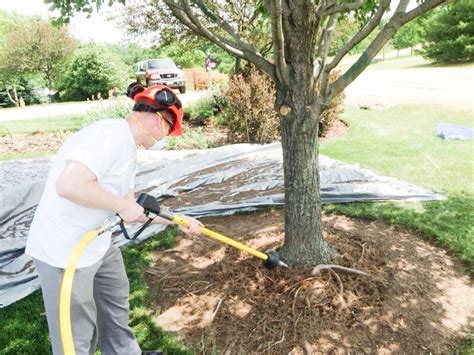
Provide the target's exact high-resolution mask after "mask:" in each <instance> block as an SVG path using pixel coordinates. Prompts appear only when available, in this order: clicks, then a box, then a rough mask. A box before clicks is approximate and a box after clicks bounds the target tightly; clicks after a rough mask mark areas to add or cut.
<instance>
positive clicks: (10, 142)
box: [0, 132, 71, 154]
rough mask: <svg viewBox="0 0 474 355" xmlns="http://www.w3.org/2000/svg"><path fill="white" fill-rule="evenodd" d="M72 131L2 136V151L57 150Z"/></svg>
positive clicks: (0, 143) (30, 151)
mask: <svg viewBox="0 0 474 355" xmlns="http://www.w3.org/2000/svg"><path fill="white" fill-rule="evenodd" d="M69 134H71V133H61V134H60V133H49V132H35V133H15V134H13V137H10V136H9V135H5V136H0V146H1V151H0V152H1V153H11V154H13V153H32V152H55V151H57V150H58V149H59V147H61V145H62V144H63V141H64V139H66V138H67V136H68V135H69Z"/></svg>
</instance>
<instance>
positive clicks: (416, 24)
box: [392, 19, 423, 55]
mask: <svg viewBox="0 0 474 355" xmlns="http://www.w3.org/2000/svg"><path fill="white" fill-rule="evenodd" d="M422 31H423V28H422V24H421V22H420V21H419V19H416V20H414V21H411V22H408V23H407V24H405V25H403V26H402V28H400V30H399V31H398V32H397V33H395V35H394V36H393V38H392V45H393V47H394V48H395V49H396V50H397V55H398V51H399V50H400V49H404V48H410V49H411V50H410V54H413V47H414V46H415V45H417V44H418V43H420V41H421V35H422Z"/></svg>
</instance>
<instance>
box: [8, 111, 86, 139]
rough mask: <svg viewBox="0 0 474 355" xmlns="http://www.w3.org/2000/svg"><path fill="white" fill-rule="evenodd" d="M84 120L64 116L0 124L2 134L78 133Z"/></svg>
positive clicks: (79, 116) (74, 116) (76, 116)
mask: <svg viewBox="0 0 474 355" xmlns="http://www.w3.org/2000/svg"><path fill="white" fill-rule="evenodd" d="M82 120H83V116H82V115H62V116H53V117H41V118H34V119H30V120H19V121H6V122H0V134H2V135H6V134H8V132H10V133H11V134H15V133H33V132H64V131H76V130H78V129H79V128H80V127H81V122H82Z"/></svg>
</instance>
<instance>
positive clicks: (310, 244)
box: [47, 0, 446, 264]
mask: <svg viewBox="0 0 474 355" xmlns="http://www.w3.org/2000/svg"><path fill="white" fill-rule="evenodd" d="M47 1H48V2H49V3H51V4H53V6H54V7H56V8H58V9H60V11H61V14H62V16H63V18H64V17H67V16H70V14H71V13H72V12H74V11H79V10H82V9H84V10H89V9H91V8H92V7H93V6H94V5H97V6H100V4H101V3H102V0H75V1H69V0H68V1H66V0H47ZM109 2H111V3H113V2H114V0H110V1H109ZM119 2H121V3H123V2H124V1H122V0H119ZM444 2H446V1H445V0H422V1H420V2H419V3H418V4H417V6H416V7H415V8H413V9H411V10H409V9H408V5H409V3H410V0H400V1H398V2H396V5H395V6H394V8H393V9H390V6H391V4H392V1H390V0H368V1H364V0H352V1H346V0H341V1H337V0H316V1H314V0H301V1H289V0H265V1H262V0H255V1H252V0H248V1H227V2H220V1H215V0H164V3H165V4H166V6H167V8H168V9H169V11H170V12H171V14H172V15H173V16H174V18H176V19H177V20H178V21H179V22H180V23H181V24H182V25H183V26H184V27H185V28H187V29H188V30H189V31H192V33H194V34H195V35H197V36H199V37H201V38H203V39H205V40H207V41H209V42H212V43H214V44H215V45H217V46H219V47H220V48H222V49H223V50H225V51H227V52H228V53H230V54H231V55H233V56H234V57H236V58H241V59H244V60H246V61H248V62H250V63H252V64H253V65H255V66H256V67H258V68H259V70H261V71H262V72H264V73H265V74H266V75H268V76H269V77H270V78H271V79H272V81H273V82H274V84H275V88H276V99H275V103H274V107H275V110H276V112H277V113H278V116H279V121H280V127H281V143H282V148H283V170H284V180H285V242H284V245H283V246H282V248H281V249H280V252H281V256H282V258H283V259H284V260H285V261H286V262H287V263H288V264H318V263H325V262H328V261H329V260H330V259H331V254H332V251H331V247H330V246H329V245H328V243H327V242H326V241H325V240H324V238H323V228H322V221H321V200H320V181H319V165H318V164H319V163H318V147H319V140H318V129H319V128H318V127H319V122H320V120H321V116H322V113H323V112H324V111H325V110H326V109H327V107H328V106H329V104H330V103H331V101H332V100H333V99H334V98H335V97H336V96H337V95H339V94H340V93H341V92H342V91H343V90H344V89H345V88H346V87H347V86H348V85H349V84H350V83H351V82H353V81H354V80H355V79H356V78H357V77H358V76H359V75H360V74H361V73H362V72H363V71H364V70H365V69H366V68H367V67H368V65H369V64H370V63H371V61H372V60H373V59H374V58H375V56H376V55H377V53H378V52H379V51H380V50H381V49H382V48H383V47H384V45H385V44H386V43H387V42H388V41H389V40H390V38H392V36H393V35H394V34H395V33H396V32H397V31H398V30H399V29H400V28H401V26H403V25H404V24H406V23H408V22H410V21H412V20H414V19H415V18H417V17H419V16H421V15H423V14H425V13H426V12H428V11H430V10H431V9H433V8H435V7H437V6H439V5H441V4H443V3H444ZM393 3H395V1H393ZM152 4H155V6H156V2H153V3H152ZM157 9H158V8H157ZM236 9H239V10H238V11H235V10H236ZM389 10H391V11H389ZM239 13H240V14H241V15H239ZM234 14H236V15H237V16H233V15H234ZM243 14H245V17H243V16H242V15H243ZM152 16H153V15H152ZM158 16H159V11H157V12H156V13H155V16H154V17H153V18H155V17H158ZM384 16H388V18H387V19H386V20H385V21H383V22H382V19H383V18H384ZM247 18H249V19H250V18H251V19H252V21H247ZM343 18H346V19H355V20H357V22H358V24H359V26H358V30H357V32H356V33H355V34H354V35H352V37H351V38H350V39H348V40H346V41H345V42H344V43H343V44H342V46H341V47H340V48H338V49H337V50H335V51H334V56H333V57H332V58H329V57H328V53H329V48H330V44H331V42H332V40H333V38H334V33H335V32H336V31H337V26H338V24H339V23H340V22H339V20H340V19H343ZM140 20H146V18H140ZM247 23H248V24H249V25H250V26H251V27H250V28H252V27H253V26H255V24H257V25H258V27H257V32H255V31H252V30H250V31H249V30H248V28H249V27H247ZM256 33H258V35H256ZM373 34H375V35H373ZM371 35H373V36H374V37H373V39H372V40H371V41H370V44H369V45H368V46H367V48H365V50H364V51H363V52H362V53H361V55H360V56H359V58H358V59H357V60H356V61H355V62H354V63H353V64H352V65H351V66H350V67H349V68H348V69H346V70H345V71H344V72H343V73H342V75H341V76H340V77H339V78H338V79H336V80H335V81H330V77H331V74H333V73H334V71H335V70H337V67H338V65H339V63H340V62H341V60H342V59H343V58H344V57H345V56H346V55H347V54H348V53H349V52H350V51H351V50H353V49H354V48H355V47H356V46H357V45H358V44H359V43H361V42H362V41H363V40H364V39H366V38H369V37H370V36H371ZM266 38H270V39H271V40H270V41H269V42H267V41H266ZM262 42H263V43H269V45H268V46H266V45H262Z"/></svg>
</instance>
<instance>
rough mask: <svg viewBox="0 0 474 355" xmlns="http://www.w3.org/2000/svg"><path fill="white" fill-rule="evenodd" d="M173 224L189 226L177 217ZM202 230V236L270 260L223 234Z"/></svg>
mask: <svg viewBox="0 0 474 355" xmlns="http://www.w3.org/2000/svg"><path fill="white" fill-rule="evenodd" d="M173 222H174V223H176V224H180V225H182V226H185V227H188V226H189V222H188V221H186V220H185V219H183V218H181V217H179V216H177V215H174V216H173ZM200 229H201V233H202V234H204V235H207V236H208V237H211V238H212V239H215V240H218V241H220V242H222V243H225V244H228V245H230V246H233V247H234V248H237V249H240V250H242V251H245V252H247V253H249V254H251V255H253V256H256V257H257V258H260V259H262V260H267V259H268V255H267V254H264V253H262V252H260V251H258V250H255V249H252V248H250V247H248V246H246V245H245V244H242V243H239V242H237V241H235V240H233V239H230V238H227V237H226V236H223V235H222V234H219V233H217V232H214V231H211V230H210V229H207V228H204V227H201V228H200Z"/></svg>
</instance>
